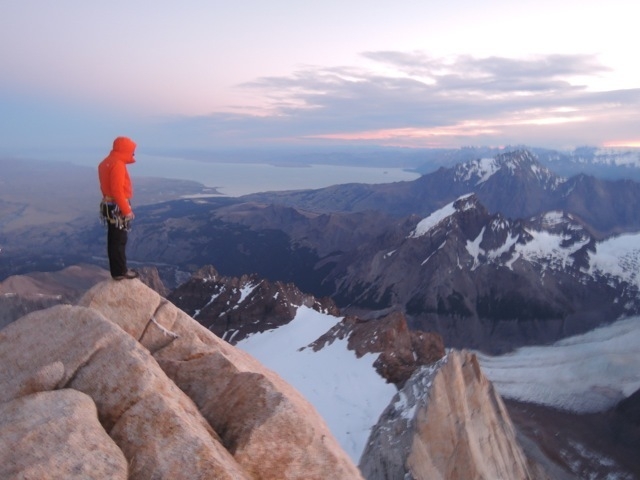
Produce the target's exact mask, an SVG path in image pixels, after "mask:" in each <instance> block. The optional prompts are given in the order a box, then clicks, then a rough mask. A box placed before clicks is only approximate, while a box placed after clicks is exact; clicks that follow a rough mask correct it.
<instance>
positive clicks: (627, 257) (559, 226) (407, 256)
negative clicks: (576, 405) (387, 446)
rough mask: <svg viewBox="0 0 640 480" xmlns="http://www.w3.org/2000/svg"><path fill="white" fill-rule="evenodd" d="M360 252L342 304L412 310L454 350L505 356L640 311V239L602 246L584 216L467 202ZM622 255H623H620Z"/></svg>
mask: <svg viewBox="0 0 640 480" xmlns="http://www.w3.org/2000/svg"><path fill="white" fill-rule="evenodd" d="M407 227H408V228H407V230H406V231H405V234H404V236H399V235H395V236H388V237H384V238H379V239H378V241H377V242H376V243H372V244H370V245H369V246H368V248H366V249H365V248H363V249H360V251H359V252H358V253H357V255H356V256H355V258H352V259H351V261H350V262H349V264H348V267H347V268H346V269H345V272H344V273H343V274H342V275H340V281H339V283H338V294H337V295H335V296H334V298H336V300H337V301H338V303H341V302H342V303H346V301H347V299H348V302H349V303H351V304H355V305H363V306H369V308H372V309H377V310H383V309H388V308H404V311H405V312H406V313H407V315H408V316H409V318H410V321H411V322H412V325H414V326H415V327H417V328H420V329H422V330H425V331H436V332H438V333H440V334H441V335H443V337H444V339H445V344H446V345H447V346H459V347H462V346H465V347H469V346H472V347H476V348H482V349H485V350H487V351H493V352H499V351H503V350H505V347H506V349H507V350H508V349H509V347H507V345H511V347H513V346H516V345H525V344H536V343H547V342H549V341H554V340H557V339H559V338H562V337H565V336H568V335H571V334H577V333H581V332H586V331H588V330H590V329H592V328H594V327H596V326H599V325H600V324H601V323H603V322H611V321H613V320H614V319H616V318H618V317H620V316H621V315H635V314H638V313H640V284H639V283H638V275H637V268H636V267H637V265H638V262H640V235H639V234H628V235H620V236H615V237H610V238H607V239H605V240H597V239H596V238H595V237H594V235H592V234H591V232H590V230H589V228H588V227H587V226H586V225H585V224H584V223H583V222H582V221H580V220H579V219H578V218H576V216H574V215H572V214H568V213H565V212H560V211H550V212H546V213H543V214H541V215H537V216H534V217H531V218H528V219H524V220H511V219H509V218H506V217H504V216H503V215H501V214H490V213H489V212H488V211H487V209H486V208H485V207H484V206H483V205H482V203H480V201H479V200H478V197H477V196H476V195H475V194H471V195H463V196H461V197H460V198H459V199H458V200H456V201H454V202H451V203H449V204H447V205H445V206H444V207H442V208H441V209H439V210H436V211H435V212H433V213H432V214H430V215H428V216H427V217H425V218H423V219H416V220H415V221H414V223H413V226H410V225H408V226H407ZM613 252H615V253H613Z"/></svg>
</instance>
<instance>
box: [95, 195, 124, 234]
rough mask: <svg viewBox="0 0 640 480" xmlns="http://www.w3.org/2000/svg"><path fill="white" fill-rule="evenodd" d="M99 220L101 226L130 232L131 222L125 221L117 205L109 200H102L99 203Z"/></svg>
mask: <svg viewBox="0 0 640 480" xmlns="http://www.w3.org/2000/svg"><path fill="white" fill-rule="evenodd" d="M100 220H101V221H102V223H103V225H105V226H106V225H107V224H111V225H114V226H115V227H116V228H117V229H118V230H126V231H127V232H128V231H130V230H131V221H130V220H128V219H126V218H125V217H124V216H123V215H122V213H121V211H120V207H118V205H117V204H116V203H115V202H113V201H111V199H109V198H106V197H105V198H103V199H102V201H101V202H100Z"/></svg>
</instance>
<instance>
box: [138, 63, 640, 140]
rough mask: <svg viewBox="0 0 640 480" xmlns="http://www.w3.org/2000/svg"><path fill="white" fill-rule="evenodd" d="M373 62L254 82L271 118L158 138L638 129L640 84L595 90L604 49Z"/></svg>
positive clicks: (207, 123)
mask: <svg viewBox="0 0 640 480" xmlns="http://www.w3.org/2000/svg"><path fill="white" fill-rule="evenodd" d="M363 58H364V59H366V60H367V61H369V62H371V65H370V67H368V68H364V67H359V68H356V67H333V68H327V67H315V66H305V67H302V68H300V69H299V70H297V71H295V72H293V73H292V74H290V75H287V76H273V77H262V78H258V79H256V80H254V81H251V82H248V83H245V84H243V85H241V86H240V87H239V88H241V89H246V90H250V91H251V92H252V93H257V94H258V95H259V98H262V101H263V104H262V105H260V106H257V107H256V108H259V109H260V110H261V111H260V114H255V113H254V114H242V113H216V114H212V115H205V116H201V117H183V118H174V119H170V120H167V121H164V122H162V123H161V124H158V125H156V128H155V130H154V129H152V130H148V132H147V133H148V134H149V141H150V142H153V141H155V142H162V141H167V142H169V141H171V142H173V144H174V145H175V142H181V143H183V144H185V145H188V146H191V147H194V148H209V147H216V146H218V147H227V146H260V145H269V144H285V143H286V144H291V143H296V142H298V143H312V142H360V143H378V144H387V145H408V146H460V145H469V144H490V145H498V144H507V143H512V144H513V143H517V144H522V143H530V144H534V142H535V144H536V145H540V146H550V147H552V146H568V145H585V144H600V143H604V142H607V141H609V142H610V141H612V140H621V139H622V138H623V137H626V139H627V140H632V139H633V138H634V135H635V136H637V135H638V133H637V131H638V128H637V127H638V124H639V121H640V113H639V112H640V108H639V107H640V88H636V89H627V90H610V91H606V90H605V91H594V90H593V89H590V88H589V86H588V83H587V82H588V81H589V79H590V78H595V77H598V76H599V75H602V74H605V73H607V72H608V71H609V69H608V68H607V67H606V66H604V65H602V64H601V63H599V61H598V59H597V58H596V57H595V56H593V55H546V56H537V57H531V58H527V59H512V58H504V57H487V58H474V57H471V56H460V57H455V58H433V57H429V56H427V55H426V54H424V53H421V52H413V53H404V52H391V51H383V52H366V53H364V54H363ZM616 135H617V136H618V137H619V138H612V137H613V136H616ZM152 138H155V140H153V139H152ZM636 140H638V139H637V138H636Z"/></svg>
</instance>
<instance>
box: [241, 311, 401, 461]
mask: <svg viewBox="0 0 640 480" xmlns="http://www.w3.org/2000/svg"><path fill="white" fill-rule="evenodd" d="M341 320H342V317H340V318H337V317H333V316H330V315H326V314H322V313H319V312H316V311H315V310H313V309H311V308H307V307H299V308H298V312H297V314H296V317H295V318H294V319H293V320H292V321H291V322H290V323H288V324H287V325H284V326H282V327H279V328H277V329H275V330H271V331H268V332H264V333H258V334H254V335H252V336H250V337H247V338H245V339H244V340H242V341H240V342H238V343H237V344H236V347H237V348H240V349H241V350H244V351H245V352H248V353H249V354H251V355H253V356H254V357H255V358H257V359H258V360H259V361H260V362H262V363H263V364H264V365H265V366H266V367H267V368H270V369H271V370H274V371H275V372H277V373H278V374H279V375H280V376H281V377H282V378H283V379H284V380H286V381H287V382H288V383H289V384H291V385H292V386H294V387H295V388H296V389H297V390H298V391H299V392H300V393H301V394H302V395H304V397H305V398H306V399H307V400H309V402H311V404H312V405H313V406H314V407H315V408H316V410H318V412H319V413H320V415H321V416H322V417H323V418H324V420H325V422H326V423H327V426H328V427H329V429H330V430H331V432H332V433H333V434H334V436H335V437H336V439H337V440H338V442H339V443H340V445H341V446H342V448H343V449H344V450H345V451H346V452H347V454H348V455H349V456H350V457H351V459H352V460H353V461H354V462H355V463H356V464H357V463H358V461H359V460H360V456H361V455H362V452H363V451H364V447H365V446H366V442H367V439H368V438H369V434H370V433H371V427H373V426H374V425H375V424H376V423H377V422H378V417H379V416H380V414H381V413H382V411H383V410H384V409H385V408H386V407H387V405H388V404H389V402H390V401H391V399H392V398H393V396H394V395H395V394H396V392H397V390H396V388H395V386H394V385H392V384H389V383H386V381H385V380H384V379H383V378H382V377H380V376H379V375H378V374H377V373H376V371H375V369H374V368H373V362H374V361H375V359H376V358H377V357H378V356H377V355H373V354H368V355H364V356H363V357H361V358H356V355H355V353H354V352H352V351H351V350H348V349H347V340H346V339H345V340H335V341H334V342H333V343H332V344H331V345H328V346H325V347H324V348H323V349H322V350H320V351H318V352H314V351H313V350H312V349H311V348H305V347H307V345H309V344H310V343H312V342H314V341H315V340H316V339H317V338H318V337H320V336H321V335H323V334H324V333H326V332H327V330H329V329H330V328H331V327H333V326H334V325H335V324H336V323H338V322H339V321H341Z"/></svg>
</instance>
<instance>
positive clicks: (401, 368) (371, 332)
mask: <svg viewBox="0 0 640 480" xmlns="http://www.w3.org/2000/svg"><path fill="white" fill-rule="evenodd" d="M336 338H341V339H342V338H348V343H347V345H348V348H349V350H353V351H354V352H355V353H356V355H357V356H358V358H360V357H362V356H363V355H365V354H367V353H379V355H378V358H377V359H376V360H375V362H374V363H373V366H374V368H375V369H376V371H377V372H378V374H379V375H380V376H381V377H383V378H385V379H386V380H387V381H388V382H390V383H393V384H395V385H396V386H397V387H398V388H402V386H403V385H404V383H405V382H406V381H407V380H408V379H409V377H411V375H413V373H414V372H415V371H416V370H417V369H419V368H420V367H421V366H423V365H431V364H433V363H435V362H436V361H438V360H440V359H441V358H442V357H443V356H444V355H445V350H444V344H443V343H442V337H440V335H438V334H436V333H428V332H421V331H419V330H409V327H408V325H407V320H406V318H405V316H404V315H403V314H402V313H401V312H393V313H391V314H389V315H387V316H385V317H381V318H377V319H372V320H362V319H359V318H358V317H345V318H344V319H343V320H342V321H341V322H340V323H337V324H336V325H335V326H334V327H333V328H331V329H330V330H329V331H328V332H327V333H326V334H324V335H322V336H321V337H320V338H319V339H318V340H316V341H315V342H314V343H313V344H312V346H313V349H314V350H316V351H317V350H319V349H321V348H323V347H324V346H325V345H326V344H328V343H331V342H333V340H334V339H336Z"/></svg>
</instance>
